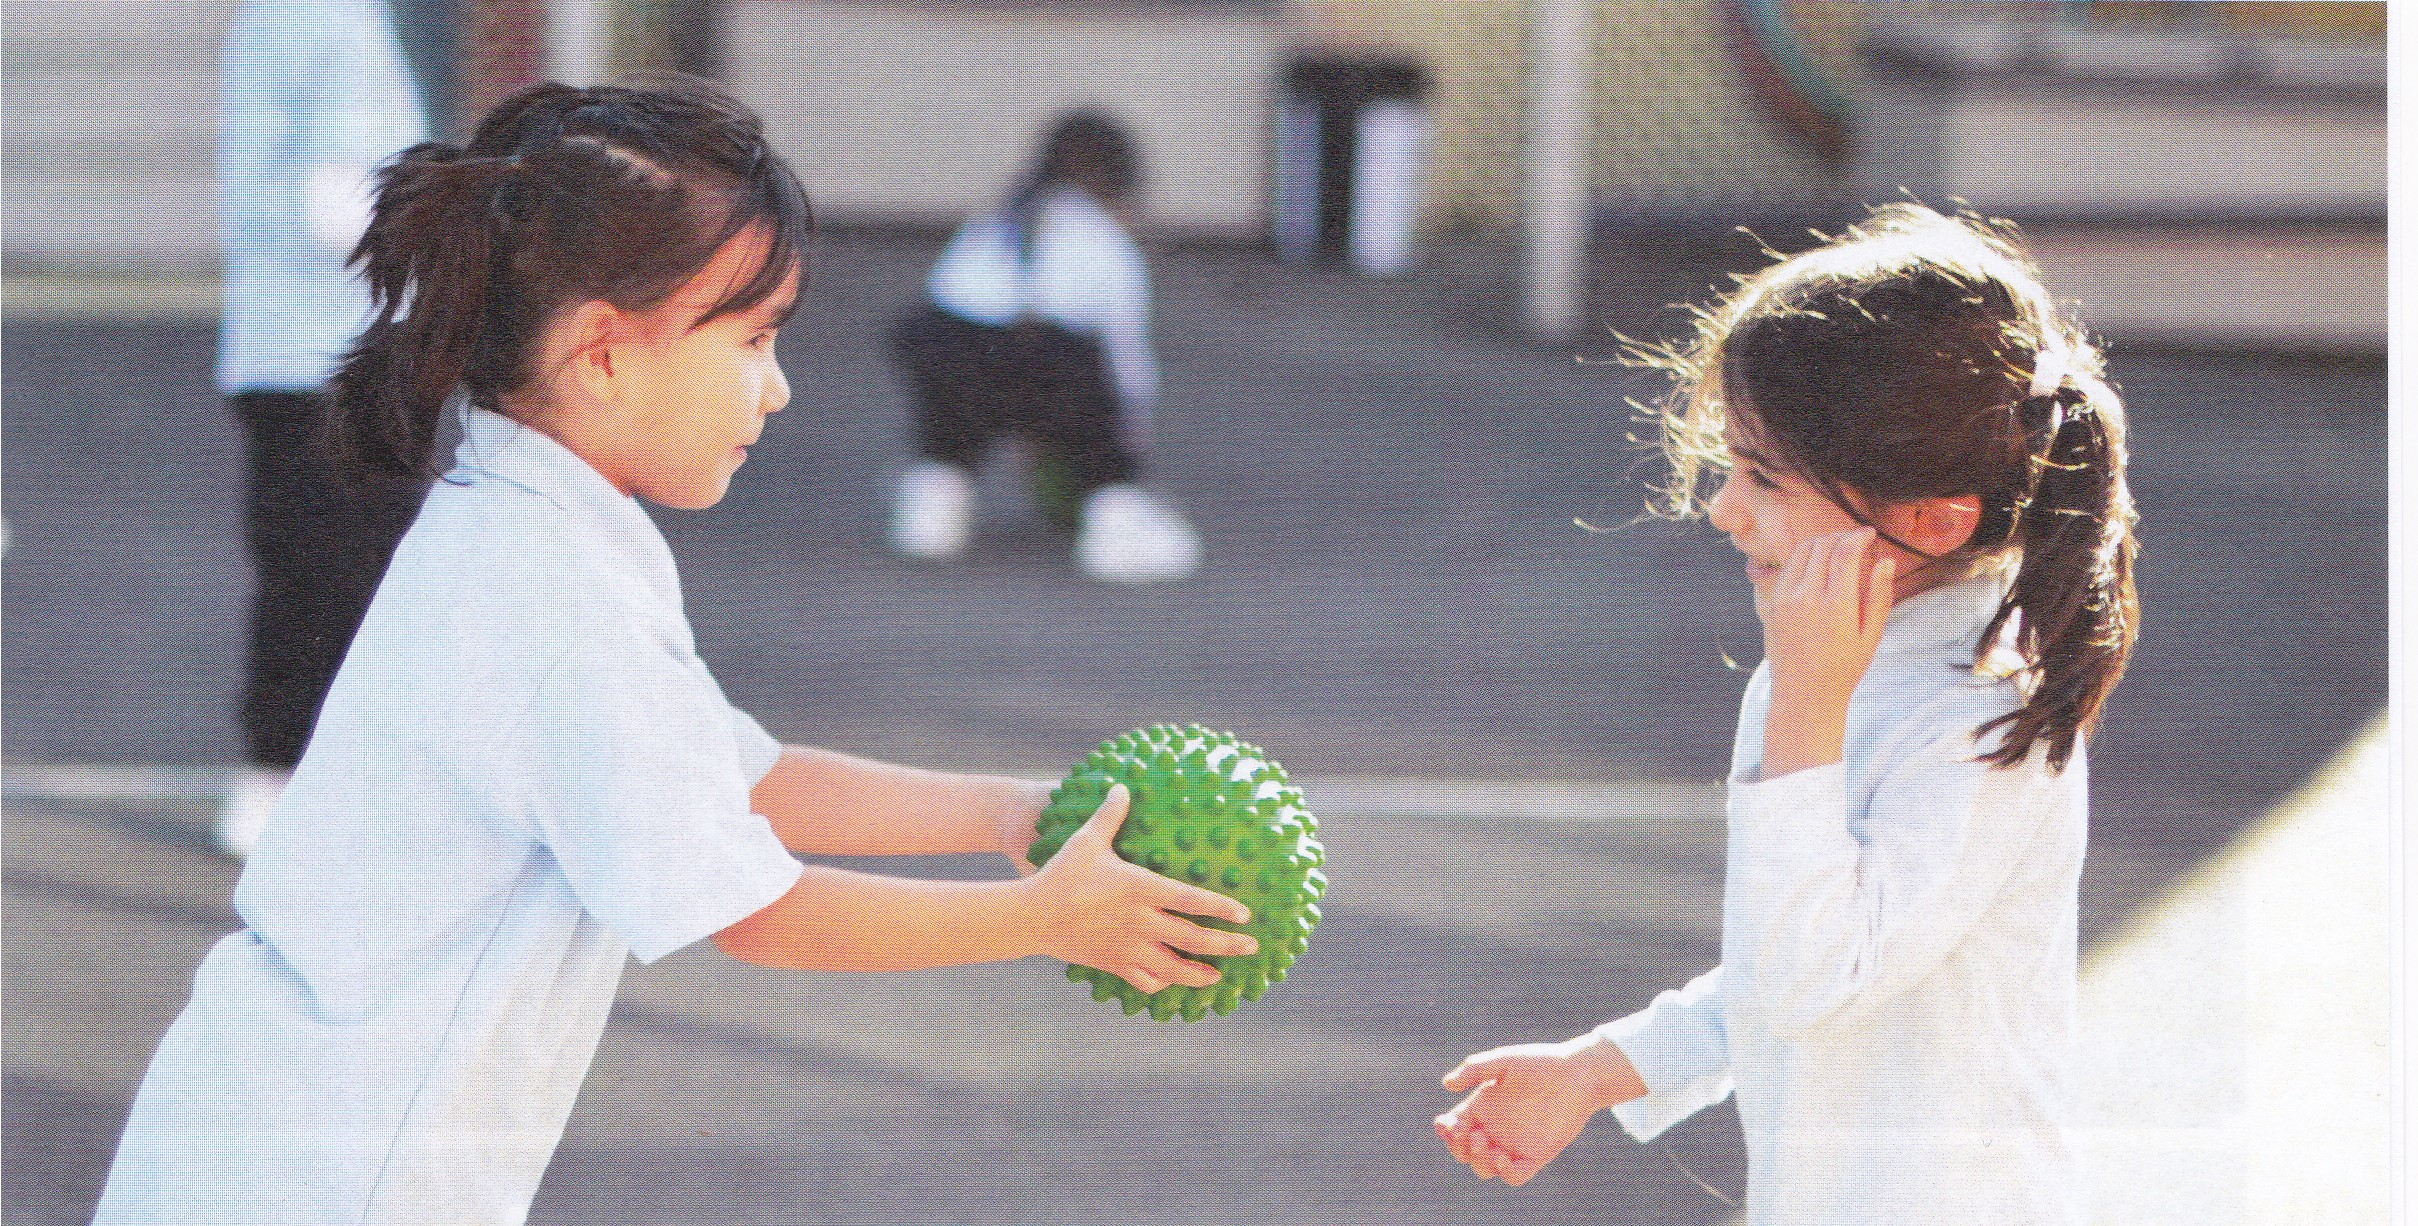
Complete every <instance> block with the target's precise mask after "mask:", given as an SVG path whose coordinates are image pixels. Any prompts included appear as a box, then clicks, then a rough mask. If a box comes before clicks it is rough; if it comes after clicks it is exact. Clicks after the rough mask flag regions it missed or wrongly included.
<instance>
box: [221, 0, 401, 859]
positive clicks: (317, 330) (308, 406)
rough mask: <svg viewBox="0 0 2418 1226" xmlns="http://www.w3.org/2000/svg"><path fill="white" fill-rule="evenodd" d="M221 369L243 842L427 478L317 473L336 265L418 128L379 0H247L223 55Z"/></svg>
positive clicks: (332, 344)
mask: <svg viewBox="0 0 2418 1226" xmlns="http://www.w3.org/2000/svg"><path fill="white" fill-rule="evenodd" d="M219 88H220V98H219V145H218V190H219V234H220V240H221V247H222V249H223V251H224V253H225V260H226V270H225V286H226V288H225V300H224V302H223V305H222V314H221V317H220V319H221V322H220V328H219V343H218V375H217V383H218V390H219V392H220V394H222V395H224V396H225V397H226V398H227V406H228V409H229V411H230V412H232V413H233V414H234V416H235V418H236V420H237V421H239V422H241V423H242V424H243V428H244V435H245V457H246V495H245V502H244V533H245V539H246V541H247V543H248V544H249V546H250V548H251V554H252V564H253V572H254V575H255V579H256V586H255V589H254V594H253V602H252V617H251V629H250V646H249V650H248V659H247V662H246V669H245V678H246V679H245V683H244V694H243V699H242V704H241V708H240V721H241V723H242V726H243V737H244V748H245V753H246V757H247V759H248V761H247V765H246V768H245V769H244V770H243V771H242V772H241V773H240V774H239V775H238V776H237V777H236V779H235V780H234V781H233V782H232V783H231V784H230V786H229V787H228V789H227V794H226V797H225V801H224V804H223V806H222V807H221V809H220V812H219V817H218V828H217V841H218V845H219V847H220V848H221V849H222V850H224V851H226V852H227V853H228V854H230V855H233V856H236V857H238V858H241V857H243V856H245V855H247V854H249V852H250V851H251V848H252V844H253V842H254V841H255V840H257V839H258V838H259V837H260V830H261V827H262V826H263V825H265V824H266V823H267V821H268V816H269V811H270V810H271V809H272V808H274V807H275V805H276V803H277V798H278V796H279V795H280V794H281V793H282V792H283V791H284V788H285V781H286V778H287V777H288V775H290V774H291V773H292V771H293V768H294V764H295V763H296V762H297V761H298V760H300V758H301V757H302V748H303V745H304V743H306V742H307V741H309V740H310V735H311V725H312V724H313V722H314V721H316V720H317V718H318V714H319V704H320V702H321V701H322V700H323V699H325V698H326V696H327V688H328V684H329V682H330V681H331V680H333V678H334V677H335V674H336V667H337V665H339V664H341V663H343V661H344V653H345V650H346V648H347V647H349V646H350V645H351V643H352V638H353V632H354V631H355V630H356V629H358V628H359V627H360V624H361V617H362V614H363V613H364V611H366V610H367V609H368V607H369V600H370V596H371V595H372V594H373V593H375V591H376V590H377V586H378V581H379V579H380V577H382V576H383V575H384V574H385V571H386V563H387V559H388V558H389V557H391V556H392V555H393V553H394V549H395V543H396V542H397V541H398V540H400V539H402V536H403V532H404V530H405V529H407V528H409V527H410V526H411V521H412V518H413V517H414V516H415V515H416V514H418V511H419V506H420V500H421V498H422V496H423V495H424V494H425V493H426V486H425V485H424V484H419V483H398V482H393V481H388V480H384V479H372V478H367V477H363V478H359V479H357V480H347V479H344V478H341V477H333V476H331V475H330V472H331V470H330V468H329V466H328V465H327V464H326V463H325V462H324V460H323V458H322V450H321V447H320V423H321V417H322V413H323V410H324V399H323V397H324V389H325V385H326V382H327V379H328V377H329V375H331V374H332V373H334V371H335V368H336V363H337V360H338V359H339V358H341V357H342V356H343V353H344V350H345V348H346V346H348V345H349V344H351V342H352V340H353V337H354V336H355V335H356V334H357V333H358V332H359V331H360V330H361V328H362V326H363V325H364V324H366V323H367V322H368V320H369V310H370V302H369V293H368V290H367V288H366V287H364V286H363V285H362V284H361V283H360V281H359V280H358V279H356V278H355V277H354V276H353V275H352V273H351V272H350V270H349V269H348V268H347V260H348V259H349V258H350V256H351V254H352V250H353V244H355V243H356V242H358V241H359V240H360V238H361V233H362V231H363V230H364V229H365V228H366V227H367V226H368V224H369V216H370V202H371V199H372V193H373V188H374V183H373V179H372V175H373V172H374V171H375V169H376V168H377V166H378V164H379V163H381V162H383V161H385V160H386V159H387V158H388V157H390V156H391V155H393V154H395V153H397V152H400V151H401V150H402V149H404V148H405V147H407V146H410V145H413V144H416V143H418V142H419V141H421V140H424V139H426V138H427V126H428V125H427V120H426V118H425V115H424V113H423V111H422V109H421V103H420V97H419V94H418V92H417V90H416V88H415V87H414V85H413V83H412V78H411V74H410V71H409V70H408V69H407V68H406V67H405V65H404V59H403V51H402V46H401V44H400V42H399V41H398V39H397V38H396V34H395V27H394V22H393V18H392V15H391V14H390V13H389V12H388V11H387V6H386V4H385V2H384V0H246V3H245V4H244V5H243V6H242V8H241V9H240V10H239V11H238V13H237V14H236V17H235V22H234V25H233V26H232V27H231V29H230V30H229V32H228V34H227V40H226V45H225V47H224V49H223V52H222V58H221V60H220V79H219Z"/></svg>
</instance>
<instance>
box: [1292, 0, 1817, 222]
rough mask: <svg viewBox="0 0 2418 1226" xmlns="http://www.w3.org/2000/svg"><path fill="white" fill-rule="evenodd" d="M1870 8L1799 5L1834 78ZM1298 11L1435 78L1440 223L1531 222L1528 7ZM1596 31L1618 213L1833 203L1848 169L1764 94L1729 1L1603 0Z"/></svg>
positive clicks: (1335, 41) (1601, 167) (1310, 7)
mask: <svg viewBox="0 0 2418 1226" xmlns="http://www.w3.org/2000/svg"><path fill="white" fill-rule="evenodd" d="M1860 8H1861V6H1860V5H1858V4H1856V3H1852V2H1846V0H1829V2H1824V3H1811V4H1795V5H1791V6H1790V15H1791V17H1792V19H1793V21H1794V24H1795V27H1796V30H1797V33H1798V34H1799V35H1800V37H1801V38H1802V40H1803V42H1804V44H1805V46H1806V48H1807V50H1808V51H1809V52H1811V53H1813V54H1814V55H1815V56H1816V58H1817V61H1818V64H1819V66H1820V68H1821V69H1822V70H1823V71H1826V72H1830V73H1839V74H1843V73H1845V72H1847V71H1849V70H1850V69H1851V67H1852V61H1853V57H1854V49H1853V43H1854V32H1855V30H1856V29H1857V27H1858V22H1859V21H1860V16H1859V12H1858V10H1859V9H1860ZM1294 9H1295V12H1296V14H1297V24H1298V30H1299V37H1300V38H1301V39H1302V40H1303V41H1305V42H1310V43H1314V44H1324V45H1332V46H1343V47H1349V46H1356V45H1358V46H1369V47H1377V48H1385V49H1390V50H1395V51H1399V52H1401V53H1403V54H1407V55H1409V56H1411V57H1413V58H1415V59H1418V60H1420V61H1422V62H1423V63H1425V64H1426V65H1428V67H1429V69H1430V71H1431V72H1432V73H1433V74H1434V78H1435V82H1436V87H1435V92H1434V94H1433V97H1432V99H1431V103H1430V105H1431V110H1432V122H1433V124H1434V127H1435V138H1434V139H1435V145H1434V148H1435V157H1434V160H1433V167H1432V171H1431V178H1430V181H1429V191H1428V198H1427V218H1428V222H1429V224H1430V225H1434V226H1442V227H1446V228H1455V227H1475V228H1496V227H1507V226H1511V225H1513V224H1515V223H1516V221H1517V215H1518V209H1519V199H1520V184H1519V174H1520V170H1519V168H1520V139H1521V132H1522V130H1523V128H1522V110H1523V108H1524V106H1525V105H1526V102H1527V77H1528V55H1529V51H1528V37H1529V36H1528V23H1529V20H1530V9H1531V5H1530V4H1529V3H1528V0H1297V2H1296V3H1295V5H1294ZM1593 25H1594V46H1593V48H1592V52H1593V57H1594V64H1595V69H1594V77H1595V88H1594V97H1593V105H1592V107H1591V115H1590V128H1591V131H1592V136H1591V140H1590V146H1589V158H1590V163H1591V164H1590V172H1589V173H1590V179H1591V181H1592V183H1593V185H1594V192H1595V197H1596V199H1597V201H1598V203H1599V204H1600V205H1602V206H1603V207H1604V208H1605V209H1606V210H1607V211H1608V212H1610V213H1612V214H1614V215H1633V216H1637V217H1640V218H1646V219H1651V218H1659V217H1662V216H1665V215H1669V214H1675V213H1683V212H1694V213H1704V212H1709V211H1719V212H1722V213H1725V214H1728V215H1740V214H1746V213H1769V214H1782V215H1791V214H1798V213H1805V212H1808V211H1820V210H1822V209H1826V208H1828V207H1829V206H1830V203H1831V202H1832V200H1833V199H1834V198H1835V197H1836V194H1837V191H1838V187H1839V182H1840V176H1839V168H1838V167H1837V166H1836V165H1835V164H1833V163H1831V162H1828V161H1826V160H1825V159H1824V158H1823V156H1822V155H1821V154H1820V153H1819V152H1818V151H1817V150H1816V149H1815V148H1814V147H1812V146H1811V145H1810V144H1808V143H1807V142H1806V141H1805V140H1804V139H1802V138H1801V137H1800V136H1799V135H1798V134H1796V133H1794V132H1792V131H1790V130H1789V129H1788V128H1787V127H1786V126H1785V125H1783V124H1780V123H1778V122H1775V120H1774V119H1773V117H1772V116H1771V114H1770V113H1769V111H1768V109H1767V108H1766V107H1765V105H1764V104H1763V103H1762V102H1760V101H1759V100H1758V99H1757V98H1756V96H1755V94H1754V92H1753V89H1752V86H1751V83H1750V80H1749V78H1748V76H1747V74H1746V72H1745V71H1744V70H1743V69H1742V67H1741V65H1740V62H1739V57H1738V49H1737V47H1736V46H1735V45H1734V41H1733V38H1732V35H1731V33H1730V32H1729V30H1728V29H1727V18H1726V17H1725V14H1724V11H1723V4H1722V2H1721V0H1620V2H1618V3H1599V4H1597V5H1596V6H1595V10H1594V21H1593ZM1741 220H1743V217H1741Z"/></svg>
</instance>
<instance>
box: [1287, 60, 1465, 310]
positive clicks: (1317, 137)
mask: <svg viewBox="0 0 2418 1226" xmlns="http://www.w3.org/2000/svg"><path fill="white" fill-rule="evenodd" d="M1427 88H1428V85H1427V72H1426V70H1425V69H1423V68H1421V67H1420V66H1419V65H1418V64H1416V63H1414V62H1413V61H1411V60H1408V59H1403V58H1399V57H1386V56H1375V57H1360V56H1344V55H1333V54H1303V55H1297V56H1295V57H1294V58H1293V59H1292V60H1291V62H1289V63H1288V64H1287V65H1286V67H1285V76H1284V88H1283V91H1282V96H1281V97H1280V99H1279V100H1278V103H1277V108H1276V139H1275V163H1276V164H1275V167H1274V170H1275V173H1274V174H1273V175H1272V176H1271V178H1272V180H1273V182H1274V186H1275V199H1274V201H1273V202H1272V203H1271V205H1270V208H1269V214H1268V229H1269V236H1268V237H1269V241H1270V243H1271V244H1272V245H1273V246H1274V247H1275V248H1276V253H1277V255H1278V256H1279V257H1280V258H1282V259H1283V260H1285V261H1286V262H1287V263H1295V264H1298V263H1302V262H1305V261H1308V260H1313V259H1338V258H1343V259H1349V260H1350V261H1351V263H1352V265H1353V266H1354V267H1356V268H1359V269H1361V270H1362V271H1365V272H1371V273H1376V274H1378V275H1381V276H1382V275H1389V274H1392V273H1397V272H1400V271H1402V270H1403V269H1405V268H1408V267H1409V266H1410V261H1411V236H1412V232H1413V227H1414V226H1415V225H1416V223H1417V221H1418V211H1419V191H1420V179H1421V178H1422V176H1423V175H1424V173H1425V163H1426V157H1427V133H1428V128H1427V106H1426V104H1427Z"/></svg>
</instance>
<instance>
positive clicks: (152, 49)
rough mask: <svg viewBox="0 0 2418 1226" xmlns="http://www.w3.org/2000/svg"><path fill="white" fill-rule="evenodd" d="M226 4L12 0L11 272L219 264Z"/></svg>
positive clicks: (208, 0)
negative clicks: (218, 155) (218, 165)
mask: <svg viewBox="0 0 2418 1226" xmlns="http://www.w3.org/2000/svg"><path fill="white" fill-rule="evenodd" d="M234 16H235V0H9V4H8V18H7V21H6V22H5V23H4V24H0V66H4V67H0V149H5V150H6V156H7V172H6V180H7V190H6V192H5V193H0V201H5V204H4V205H0V229H4V230H5V232H6V248H5V263H6V267H7V269H8V272H9V273H10V274H11V275H12V276H14V275H19V274H24V273H39V272H46V271H56V270H75V271H84V270H94V271H104V272H127V271H137V272H141V271H152V270H159V269H175V270H197V269H198V270H209V269H215V268H216V267H217V264H218V234H217V216H218V214H217V208H218V204H217V196H216V189H215V187H214V186H213V184H214V182H215V174H216V171H215V168H214V165H213V159H214V157H215V150H216V143H217V124H218V45H219V42H220V40H221V39H222V38H223V37H224V36H225V34H226V29H227V25H228V23H229V22H231V21H232V20H233V19H234Z"/></svg>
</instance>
